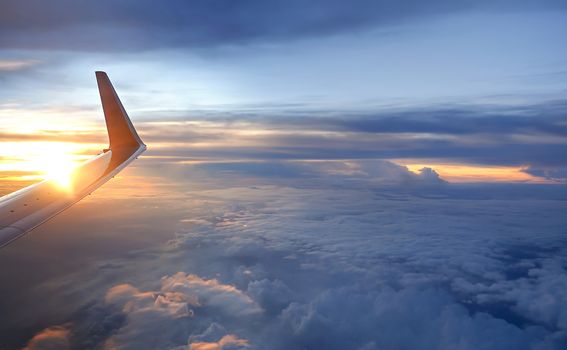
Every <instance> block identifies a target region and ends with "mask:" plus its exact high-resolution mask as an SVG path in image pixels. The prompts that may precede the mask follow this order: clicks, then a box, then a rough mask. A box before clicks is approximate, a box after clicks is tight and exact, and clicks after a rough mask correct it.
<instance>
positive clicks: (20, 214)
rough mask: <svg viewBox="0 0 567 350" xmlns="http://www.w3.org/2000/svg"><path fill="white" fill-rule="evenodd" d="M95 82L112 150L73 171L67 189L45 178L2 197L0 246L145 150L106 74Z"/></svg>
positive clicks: (84, 194)
mask: <svg viewBox="0 0 567 350" xmlns="http://www.w3.org/2000/svg"><path fill="white" fill-rule="evenodd" d="M96 79H97V83H98V89H99V92H100V98H101V101H102V107H103V110H104V117H105V119H106V127H107V129H108V137H109V140H110V146H109V148H108V149H105V150H104V151H103V153H101V154H99V155H97V156H95V157H93V158H91V159H89V160H87V161H86V162H84V163H82V164H80V165H79V166H78V167H76V168H74V169H73V171H72V173H71V174H70V177H69V183H68V184H66V185H65V186H63V185H62V184H61V183H59V182H58V181H56V180H55V179H46V180H44V181H42V182H40V183H37V184H34V185H31V186H29V187H26V188H23V189H21V190H19V191H16V192H13V193H11V194H9V195H6V196H4V197H2V198H0V247H3V246H5V245H7V244H8V243H10V242H12V241H14V240H15V239H17V238H19V237H20V236H22V235H23V234H25V233H27V232H29V231H31V230H33V229H34V228H35V227H37V226H39V225H41V224H42V223H44V222H45V221H47V220H49V219H50V218H52V217H54V216H55V215H57V214H59V213H60V212H62V211H63V210H65V209H67V208H69V207H70V206H72V205H73V204H74V203H76V202H78V201H80V200H81V199H82V198H83V197H85V196H86V195H88V194H90V193H91V192H93V191H94V190H96V189H97V188H99V187H100V186H102V185H103V184H104V183H105V182H107V181H108V180H110V179H111V178H112V177H113V176H114V175H116V174H117V173H118V172H120V170H122V169H123V168H124V167H126V166H127V165H128V164H130V162H132V161H133V160H134V159H136V158H137V157H138V156H139V155H140V154H141V153H143V152H144V151H145V150H146V145H145V144H144V143H143V142H142V140H141V139H140V137H139V136H138V134H137V133H136V129H134V126H133V125H132V122H131V121H130V118H128V115H127V114H126V111H125V110H124V107H123V106H122V103H121V102H120V99H119V98H118V95H117V94H116V91H114V88H113V87H112V84H111V83H110V80H109V79H108V76H107V75H106V73H104V72H96Z"/></svg>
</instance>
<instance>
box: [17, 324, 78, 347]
mask: <svg viewBox="0 0 567 350" xmlns="http://www.w3.org/2000/svg"><path fill="white" fill-rule="evenodd" d="M70 335H71V332H70V330H69V329H68V328H66V327H62V326H53V327H49V328H46V329H44V330H43V331H41V332H39V333H38V334H36V335H34V337H33V338H32V339H31V340H30V341H29V342H28V345H26V347H24V348H23V350H65V349H71V343H70V339H69V338H70Z"/></svg>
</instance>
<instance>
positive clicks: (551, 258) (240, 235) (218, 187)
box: [67, 161, 567, 350]
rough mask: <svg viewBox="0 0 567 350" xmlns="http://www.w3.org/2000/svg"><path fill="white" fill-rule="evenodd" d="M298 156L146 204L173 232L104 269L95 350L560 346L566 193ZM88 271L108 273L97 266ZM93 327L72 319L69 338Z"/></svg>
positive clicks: (566, 330)
mask: <svg viewBox="0 0 567 350" xmlns="http://www.w3.org/2000/svg"><path fill="white" fill-rule="evenodd" d="M306 163H307V164H294V166H296V167H297V169H295V170H294V172H292V171H290V173H291V175H290V176H288V177H287V178H285V179H282V180H281V181H276V179H275V178H273V177H264V179H263V180H266V179H267V180H269V181H268V182H267V183H262V182H261V181H260V177H259V176H252V174H253V173H254V171H253V170H254V169H252V171H249V169H244V170H243V169H242V166H241V167H240V168H239V167H237V168H236V169H235V170H234V171H233V172H232V173H231V175H230V176H231V177H230V178H227V177H226V176H224V174H223V176H220V175H219V173H218V168H215V169H207V167H201V168H198V167H197V168H196V167H191V168H190V170H191V171H188V172H187V173H184V174H185V175H184V176H186V177H187V180H188V181H192V180H193V179H195V177H194V176H198V177H197V178H198V179H201V178H209V179H210V181H211V182H206V181H199V183H200V184H201V185H200V186H201V187H199V188H195V187H193V188H191V189H189V190H188V189H187V187H183V188H184V190H183V191H176V194H177V195H178V197H175V198H176V200H175V201H174V202H173V203H172V204H171V206H165V202H164V201H163V199H160V198H158V197H157V196H156V197H152V198H150V199H148V202H147V205H149V206H151V208H155V207H156V206H161V207H160V208H161V210H166V209H164V208H172V206H175V207H176V208H177V211H176V213H178V214H179V218H178V220H179V222H178V225H177V230H176V234H175V237H174V239H172V240H171V241H169V242H168V244H166V245H165V246H164V247H160V248H156V249H150V250H149V251H147V252H144V253H143V254H142V253H140V254H134V255H133V256H129V257H128V258H120V259H117V260H116V261H112V262H110V263H111V264H112V265H113V266H115V268H113V274H116V276H118V277H117V279H118V282H117V283H115V284H114V286H113V287H112V288H109V289H108V290H105V292H106V298H105V300H104V303H105V306H106V307H107V308H110V310H108V309H104V313H103V316H97V317H99V318H105V317H106V318H108V319H114V318H113V317H109V316H108V315H107V314H108V313H110V314H111V316H112V315H115V314H118V315H122V316H123V319H122V322H109V323H108V326H107V327H108V328H110V329H105V330H104V332H101V334H102V335H100V337H101V338H102V341H101V344H102V345H103V346H104V347H106V348H108V349H113V348H120V349H143V348H164V349H176V350H177V349H208V348H211V349H230V348H241V349H242V348H244V349H274V350H278V349H282V350H283V349H305V348H325V349H345V348H346V349H364V350H371V349H415V348H421V349H432V350H433V349H435V350H438V349H455V348H460V349H499V350H500V349H514V350H518V349H519V350H523V349H526V350H528V349H530V350H541V349H563V348H564V347H565V344H567V324H566V322H565V320H566V316H565V315H566V310H565V307H564V305H565V304H567V301H566V300H565V297H564V293H563V291H564V290H565V288H567V284H566V283H567V281H566V279H565V277H566V276H567V271H566V270H565V266H566V264H567V261H565V259H564V258H563V257H564V256H567V255H566V253H567V251H566V249H567V248H566V247H565V245H564V242H563V241H564V239H563V236H564V227H565V224H566V219H565V215H564V213H565V211H566V210H567V202H566V201H565V198H567V197H565V195H564V194H563V197H561V196H559V197H557V192H560V191H559V190H558V189H559V188H562V187H557V186H556V187H553V189H552V192H553V195H548V192H545V191H540V190H539V188H540V187H538V186H532V187H530V186H527V187H526V185H522V186H523V187H522V188H534V191H535V192H534V193H535V194H533V193H532V194H530V195H525V196H524V195H523V194H522V193H528V192H522V191H519V190H517V189H515V190H514V191H512V193H513V194H514V196H510V191H509V187H506V186H488V187H487V186H485V185H474V186H472V185H466V186H456V185H453V184H443V185H441V186H429V185H428V186H419V185H415V186H405V185H403V183H402V185H401V186H378V185H377V184H379V183H380V182H381V181H385V180H386V179H392V180H394V179H396V178H404V177H405V178H407V179H409V181H412V182H411V183H414V184H420V183H422V182H425V183H426V182H427V181H433V182H434V183H435V182H436V181H438V178H437V176H436V175H435V174H434V173H433V172H432V171H431V170H428V169H424V170H422V171H421V173H420V174H415V173H411V172H409V171H408V170H407V169H406V168H404V167H401V166H399V165H396V164H393V163H389V162H384V161H379V162H374V161H362V162H353V163H351V162H314V163H313V164H311V163H310V162H306ZM224 166H227V165H224ZM244 168H245V167H244ZM197 169H198V170H199V171H202V172H203V173H201V174H196V173H198V172H199V171H196V170H197ZM227 169H230V167H228V166H227ZM186 170H187V169H186ZM207 171H208V172H207ZM211 174H215V175H216V176H212V175H211ZM294 174H302V175H301V176H295V175H294ZM306 174H308V175H306ZM171 176H172V175H168V177H167V179H170V178H171ZM421 176H423V177H424V178H425V179H421V178H420V177H421ZM227 179H230V181H227ZM323 179H325V180H323ZM284 180H285V181H284ZM335 180H337V181H335ZM388 181H390V180H388ZM404 181H405V180H404ZM205 184H206V185H205ZM558 186H560V185H558ZM423 188H426V189H427V190H423ZM536 218H541V219H536ZM137 220H140V219H139V218H138V219H137ZM105 263H109V262H107V261H105ZM121 270H123V272H120V271H121ZM126 271H127V272H126ZM176 271H180V272H176ZM164 275H165V276H164ZM96 276H97V277H96V278H99V279H104V278H109V277H108V275H107V272H106V270H99V271H97V273H96ZM126 278H127V279H128V281H136V282H131V283H130V284H125V283H124V282H121V281H124V280H125V279H126ZM69 280H72V279H69ZM96 281H99V280H96ZM93 284H94V285H98V284H97V283H93ZM77 286H80V284H75V287H74V288H77ZM67 287H68V286H67ZM91 322H92V319H88V320H87V321H84V320H80V319H77V318H75V319H73V325H74V326H73V332H74V334H77V335H76V337H77V338H78V337H81V335H80V334H81V333H80V332H79V331H78V330H80V329H83V328H86V327H85V326H84V325H82V324H88V325H90V324H91ZM77 338H74V339H72V341H77V340H76V339H77ZM73 344H75V343H73Z"/></svg>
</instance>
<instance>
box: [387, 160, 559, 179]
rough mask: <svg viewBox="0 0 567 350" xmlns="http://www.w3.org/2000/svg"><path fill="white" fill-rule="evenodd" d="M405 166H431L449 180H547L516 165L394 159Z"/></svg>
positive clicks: (409, 167)
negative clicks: (414, 161) (415, 162)
mask: <svg viewBox="0 0 567 350" xmlns="http://www.w3.org/2000/svg"><path fill="white" fill-rule="evenodd" d="M396 163H398V164H400V165H404V166H406V167H407V168H408V169H409V170H410V171H412V172H414V173H418V172H419V170H420V169H422V168H424V167H429V168H433V169H434V170H435V171H436V172H437V173H438V174H439V175H440V176H441V177H442V178H443V179H445V180H447V181H449V182H460V183H463V182H530V183H545V182H549V181H547V180H545V179H541V178H538V177H535V176H532V175H530V174H528V173H526V172H524V171H523V170H524V168H523V167H516V166H486V165H469V164H446V163H427V164H425V163H417V164H414V163H406V162H404V161H396Z"/></svg>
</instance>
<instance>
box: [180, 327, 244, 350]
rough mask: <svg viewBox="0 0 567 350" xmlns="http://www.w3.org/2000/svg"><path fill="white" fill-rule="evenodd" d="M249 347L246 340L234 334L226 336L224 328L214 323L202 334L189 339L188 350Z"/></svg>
mask: <svg viewBox="0 0 567 350" xmlns="http://www.w3.org/2000/svg"><path fill="white" fill-rule="evenodd" d="M248 347H249V342H248V340H246V339H241V338H238V336H236V335H234V334H226V330H225V329H224V327H223V326H221V325H219V324H217V323H213V324H211V325H210V326H209V328H207V330H205V332H203V333H202V334H196V335H192V336H191V337H189V348H188V350H229V349H232V350H237V349H245V348H248Z"/></svg>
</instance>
